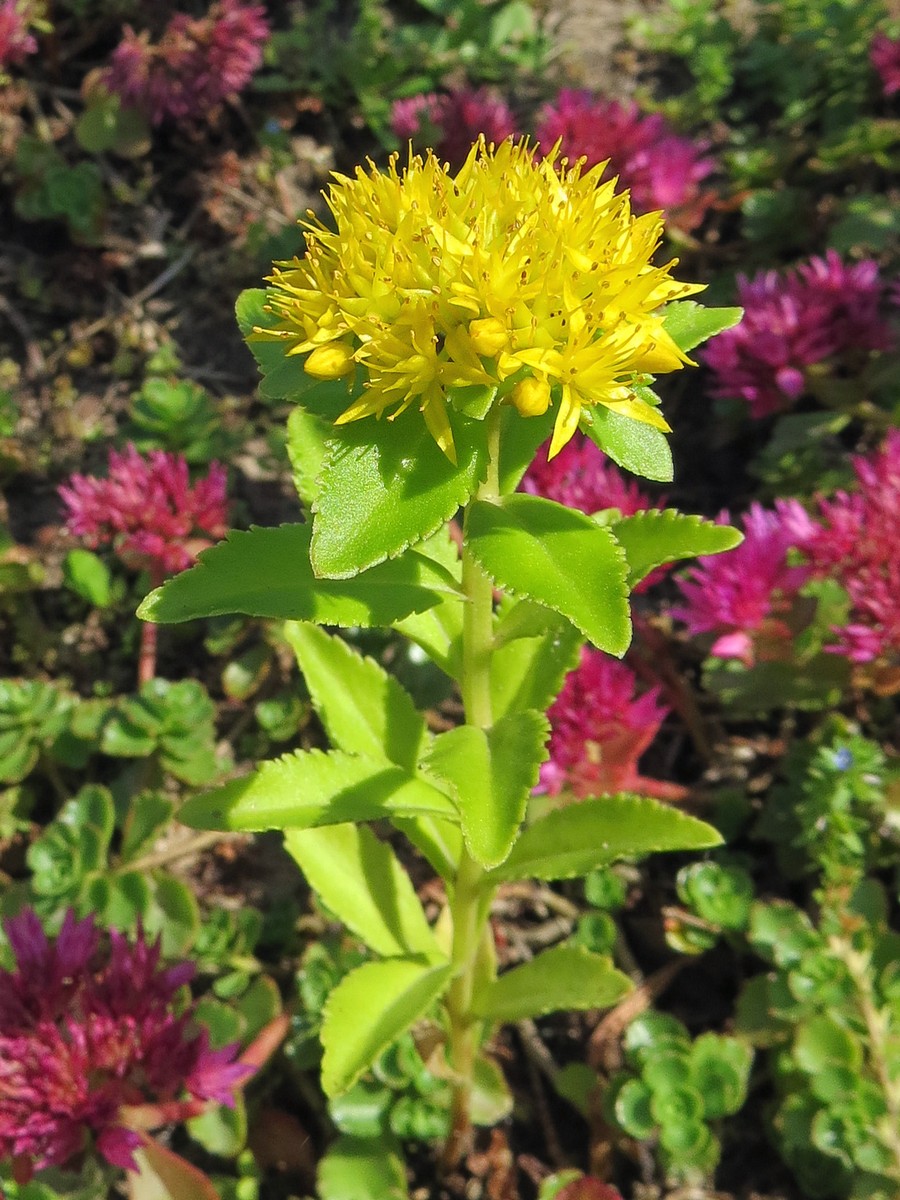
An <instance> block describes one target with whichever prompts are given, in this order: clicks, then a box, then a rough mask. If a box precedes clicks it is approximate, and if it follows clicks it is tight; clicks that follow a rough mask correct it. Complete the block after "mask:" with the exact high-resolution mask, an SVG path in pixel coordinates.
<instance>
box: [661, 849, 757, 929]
mask: <svg viewBox="0 0 900 1200" xmlns="http://www.w3.org/2000/svg"><path fill="white" fill-rule="evenodd" d="M677 888H678V895H679V897H680V898H681V900H682V901H683V902H684V903H685V904H687V905H689V906H690V907H691V908H693V910H694V911H695V912H696V913H697V915H698V916H699V917H701V918H702V920H704V921H708V922H709V924H711V925H717V926H719V927H720V928H722V929H733V930H738V931H742V930H744V929H746V928H747V922H748V921H749V919H750V906H751V904H752V903H753V880H752V879H751V878H750V876H749V874H748V873H747V872H746V871H745V870H744V869H743V868H742V867H733V866H723V865H722V864H721V863H715V862H696V863H691V865H690V866H688V867H684V868H683V869H682V870H681V871H679V872H678V879H677Z"/></svg>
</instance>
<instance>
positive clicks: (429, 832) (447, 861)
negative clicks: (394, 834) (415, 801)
mask: <svg viewBox="0 0 900 1200" xmlns="http://www.w3.org/2000/svg"><path fill="white" fill-rule="evenodd" d="M458 820H459V817H458V815H457V821H458ZM391 823H392V824H393V825H394V826H395V827H396V828H397V829H399V830H400V832H401V833H404V834H406V836H407V837H408V838H409V840H410V841H411V842H412V844H413V845H414V846H415V848H416V849H417V850H418V851H419V853H420V854H422V855H424V856H425V858H426V859H427V860H428V862H429V863H431V865H432V867H434V869H435V871H436V872H437V874H438V875H440V877H441V878H442V879H443V880H445V881H446V882H448V883H449V882H451V881H452V880H454V879H455V878H456V871H457V868H458V867H459V860H460V858H461V856H462V851H463V835H462V830H461V829H460V827H459V825H458V824H454V823H451V822H450V821H446V820H443V819H442V818H440V817H432V816H429V815H427V814H423V815H422V816H418V817H396V816H395V817H391Z"/></svg>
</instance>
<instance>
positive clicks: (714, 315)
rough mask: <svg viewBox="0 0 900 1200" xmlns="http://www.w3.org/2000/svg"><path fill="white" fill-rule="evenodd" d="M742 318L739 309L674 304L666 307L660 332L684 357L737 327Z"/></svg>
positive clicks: (686, 302)
mask: <svg viewBox="0 0 900 1200" xmlns="http://www.w3.org/2000/svg"><path fill="white" fill-rule="evenodd" d="M743 315H744V310H743V309H742V308H704V306H703V305H702V304H698V303H697V301H696V300H678V301H676V302H675V303H674V304H667V305H666V308H665V311H664V313H663V328H664V329H665V331H666V333H667V334H668V335H669V337H670V338H671V339H672V341H673V342H674V343H675V345H676V346H677V347H678V349H679V350H683V351H684V352H685V354H686V353H687V352H688V350H693V349H694V347H695V346H699V345H700V343H701V342H705V341H707V340H708V339H709V338H711V337H715V335H716V334H717V333H722V331H723V330H725V329H731V328H732V326H734V325H737V323H738V322H739V321H740V319H741V317H742V316H743Z"/></svg>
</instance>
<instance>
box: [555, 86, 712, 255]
mask: <svg viewBox="0 0 900 1200" xmlns="http://www.w3.org/2000/svg"><path fill="white" fill-rule="evenodd" d="M536 137H537V140H538V143H539V146H540V152H541V153H543V154H549V153H550V151H551V149H552V148H553V146H554V145H555V144H556V143H557V141H559V142H560V143H561V147H560V148H561V150H562V153H563V154H564V155H566V156H567V157H568V158H569V159H571V160H574V159H578V158H582V157H585V158H586V159H587V165H588V166H589V167H592V166H595V165H596V164H597V163H601V162H604V161H606V160H607V159H608V160H609V172H608V173H609V174H610V175H618V177H619V182H620V184H621V185H622V186H623V187H627V188H628V189H629V190H630V192H631V200H632V204H633V205H634V208H635V209H636V210H637V211H638V212H655V211H656V210H657V209H663V210H665V212H666V214H667V216H668V219H669V221H670V222H671V223H672V224H673V225H676V226H678V227H679V228H681V229H683V230H686V231H687V230H691V229H694V228H695V227H696V226H697V225H699V224H700V222H701V221H702V220H703V217H704V216H705V214H706V211H707V209H708V208H709V206H710V204H711V202H712V200H713V194H712V193H711V192H708V191H707V192H704V191H702V190H701V187H700V185H701V183H702V182H703V180H704V179H706V177H707V176H708V175H709V174H710V173H711V172H712V171H713V170H714V169H715V164H714V162H713V161H712V159H709V158H704V157H703V151H704V149H705V147H704V146H702V145H701V144H697V143H694V142H692V141H691V140H690V139H689V138H685V137H681V136H680V135H679V134H677V133H676V132H675V131H674V130H673V129H672V128H671V126H669V125H668V123H667V122H666V121H665V119H664V118H663V117H662V116H660V115H659V114H658V113H642V112H641V110H640V109H639V108H638V106H637V105H636V104H634V103H629V104H622V103H620V102H619V101H618V100H606V99H603V98H601V97H595V96H593V95H592V94H591V93H590V92H586V91H576V90H573V89H571V88H564V89H563V90H562V91H561V92H560V93H559V95H558V96H557V97H556V100H554V101H553V103H552V104H549V105H547V106H546V107H545V108H544V109H543V110H542V111H541V112H540V113H539V115H538V128H537V131H536Z"/></svg>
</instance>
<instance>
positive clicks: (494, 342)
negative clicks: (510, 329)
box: [469, 317, 509, 358]
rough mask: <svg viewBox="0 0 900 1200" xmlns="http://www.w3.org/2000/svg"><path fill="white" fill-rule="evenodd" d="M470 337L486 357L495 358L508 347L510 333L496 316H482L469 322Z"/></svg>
mask: <svg viewBox="0 0 900 1200" xmlns="http://www.w3.org/2000/svg"><path fill="white" fill-rule="evenodd" d="M469 337H470V338H471V339H472V345H473V346H474V347H475V349H476V351H477V352H478V353H479V354H483V355H484V356H485V358H493V357H494V356H495V355H497V354H499V353H500V351H501V350H504V349H505V348H506V344H507V342H508V341H509V335H508V334H507V332H506V327H505V325H504V324H503V322H502V321H498V320H497V318H496V317H481V318H479V319H478V320H477V321H470V322H469Z"/></svg>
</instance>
